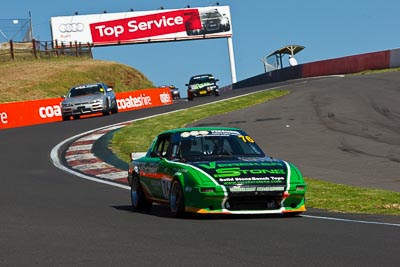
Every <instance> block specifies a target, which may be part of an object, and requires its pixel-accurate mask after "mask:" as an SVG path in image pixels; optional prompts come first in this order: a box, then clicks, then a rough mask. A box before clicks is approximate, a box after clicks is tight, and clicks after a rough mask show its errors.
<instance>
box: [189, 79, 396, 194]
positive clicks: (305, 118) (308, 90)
mask: <svg viewBox="0 0 400 267" xmlns="http://www.w3.org/2000/svg"><path fill="white" fill-rule="evenodd" d="M283 88H284V89H289V90H290V91H291V93H290V94H289V95H287V96H284V97H282V98H280V99H276V100H273V101H268V102H265V103H264V104H261V105H256V106H254V107H251V108H248V109H244V110H239V111H236V112H232V113H229V114H225V115H220V116H217V117H212V118H209V119H206V120H203V121H200V122H197V123H195V124H194V125H218V126H232V127H239V128H242V129H245V130H246V131H247V132H248V133H249V134H251V136H252V137H253V138H254V139H255V140H256V142H257V143H258V144H259V145H261V146H262V147H263V149H264V150H265V151H266V153H268V154H269V155H270V156H273V157H276V158H281V159H285V160H288V161H291V162H293V163H294V164H295V165H297V167H299V169H300V170H301V171H302V172H303V175H304V176H306V177H310V178H317V179H321V180H327V181H331V182H336V183H341V184H348V185H357V186H363V187H369V188H380V189H385V190H392V191H397V192H400V104H399V103H400V102H399V101H400V73H399V72H389V73H382V74H371V75H361V76H347V77H344V78H341V77H336V78H335V77H333V78H328V79H319V80H307V81H304V82H303V83H299V84H296V85H290V86H284V87H283Z"/></svg>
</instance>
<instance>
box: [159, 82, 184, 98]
mask: <svg viewBox="0 0 400 267" xmlns="http://www.w3.org/2000/svg"><path fill="white" fill-rule="evenodd" d="M159 88H169V89H170V90H171V95H172V99H180V98H181V93H180V91H179V88H177V87H175V85H172V84H171V85H161V86H159Z"/></svg>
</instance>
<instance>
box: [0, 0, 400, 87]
mask: <svg viewBox="0 0 400 267" xmlns="http://www.w3.org/2000/svg"><path fill="white" fill-rule="evenodd" d="M217 2H219V5H220V6H229V7H230V12H231V25H232V26H231V27H232V32H233V36H232V43H233V52H234V59H235V61H234V62H235V67H236V78H237V81H240V80H243V79H246V78H249V77H253V76H256V75H259V74H261V73H263V72H264V65H263V63H262V61H261V58H263V57H265V56H266V55H268V54H269V53H270V52H272V51H274V50H276V49H279V48H281V47H283V46H285V45H289V44H297V45H302V46H305V49H304V50H302V51H301V52H299V53H298V54H297V55H296V59H297V61H298V63H299V64H302V63H308V62H314V61H320V60H325V59H331V58H338V57H344V56H349V55H357V54H363V53H369V52H375V51H382V50H390V49H395V48H399V46H400V34H399V29H400V17H399V15H398V14H399V10H400V1H398V0H385V1H376V0H353V1H349V0H335V1H326V0H304V1H298V0H285V1H282V0H280V1H278V0H246V1H244V0H231V1H228V0H225V1H209V0H84V1H82V0H68V1H54V0H35V1H32V0H13V1H5V3H2V8H1V9H0V20H2V19H18V18H28V16H29V12H30V13H31V18H32V26H33V36H34V38H35V39H36V40H39V41H51V32H50V23H49V21H50V18H51V17H57V16H72V15H73V14H74V13H75V12H78V13H79V15H88V14H98V13H103V12H104V11H107V12H108V13H114V12H125V11H129V10H130V9H133V10H135V11H151V10H157V9H160V7H164V9H180V8H185V7H186V6H187V5H190V6H191V7H207V6H213V5H215V4H216V3H217ZM1 41H3V40H1ZM93 56H94V58H95V59H99V60H108V61H115V62H119V63H122V64H125V65H129V66H131V67H133V68H135V69H137V70H139V71H140V72H141V73H143V74H144V75H145V76H146V77H147V78H148V79H149V80H151V81H152V82H153V83H154V84H155V85H156V86H159V85H165V84H173V85H175V86H176V87H178V88H180V89H181V92H185V91H186V90H185V89H186V88H185V84H186V83H187V82H188V80H189V78H190V76H192V75H195V74H201V73H212V74H214V75H215V77H216V78H218V79H219V80H220V81H219V85H220V86H225V85H229V84H231V83H232V75H231V68H230V63H229V52H228V42H227V39H226V38H221V39H209V40H200V41H183V42H166V43H153V44H133V45H121V46H108V47H95V48H94V49H93ZM285 65H287V62H284V66H285Z"/></svg>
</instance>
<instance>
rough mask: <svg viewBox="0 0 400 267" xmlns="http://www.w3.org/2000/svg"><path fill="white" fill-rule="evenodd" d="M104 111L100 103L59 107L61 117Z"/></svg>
mask: <svg viewBox="0 0 400 267" xmlns="http://www.w3.org/2000/svg"><path fill="white" fill-rule="evenodd" d="M103 110H104V108H103V104H102V103H81V104H77V105H72V106H68V107H61V112H62V114H63V116H73V115H84V114H91V113H98V112H102V111H103Z"/></svg>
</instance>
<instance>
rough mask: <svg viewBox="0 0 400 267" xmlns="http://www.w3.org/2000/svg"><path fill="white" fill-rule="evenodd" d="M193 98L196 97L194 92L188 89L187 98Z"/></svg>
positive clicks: (190, 99)
mask: <svg viewBox="0 0 400 267" xmlns="http://www.w3.org/2000/svg"><path fill="white" fill-rule="evenodd" d="M193 98H194V96H193V93H191V92H189V91H188V93H187V100H188V101H192V100H193Z"/></svg>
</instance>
